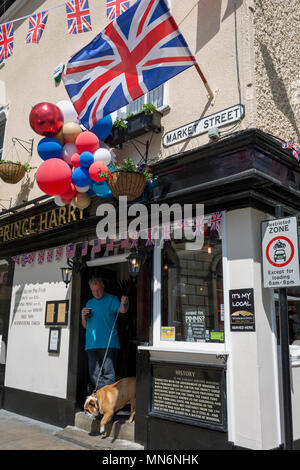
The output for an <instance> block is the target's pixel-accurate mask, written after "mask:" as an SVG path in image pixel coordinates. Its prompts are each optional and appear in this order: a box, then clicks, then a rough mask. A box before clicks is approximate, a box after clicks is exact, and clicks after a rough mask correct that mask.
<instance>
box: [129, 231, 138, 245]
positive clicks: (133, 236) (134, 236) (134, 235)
mask: <svg viewBox="0 0 300 470" xmlns="http://www.w3.org/2000/svg"><path fill="white" fill-rule="evenodd" d="M130 237H131V243H130V247H131V248H137V247H138V242H139V236H138V234H137V232H132V233H131V234H130Z"/></svg>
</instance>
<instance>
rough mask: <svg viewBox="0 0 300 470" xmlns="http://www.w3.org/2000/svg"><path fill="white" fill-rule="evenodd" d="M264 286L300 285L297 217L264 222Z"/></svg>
mask: <svg viewBox="0 0 300 470" xmlns="http://www.w3.org/2000/svg"><path fill="white" fill-rule="evenodd" d="M262 264H263V280H264V287H269V288H277V287H295V286H299V285H300V267H299V247H298V227H297V217H287V218H285V219H276V220H269V221H265V222H262Z"/></svg>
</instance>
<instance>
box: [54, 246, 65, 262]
mask: <svg viewBox="0 0 300 470" xmlns="http://www.w3.org/2000/svg"><path fill="white" fill-rule="evenodd" d="M62 256H63V247H62V246H59V247H58V248H56V253H55V260H56V261H60V260H61V259H62Z"/></svg>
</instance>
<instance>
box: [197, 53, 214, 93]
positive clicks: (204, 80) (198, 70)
mask: <svg viewBox="0 0 300 470" xmlns="http://www.w3.org/2000/svg"><path fill="white" fill-rule="evenodd" d="M195 67H196V70H197V72H198V74H199V75H200V78H201V80H202V81H203V83H204V86H205V88H206V91H207V93H208V95H209V97H210V99H211V100H213V99H214V97H215V95H214V94H213V92H212V89H211V88H210V86H209V84H208V83H207V80H206V78H205V76H204V74H203V72H202V70H201V69H200V67H199V65H198V64H197V62H196V63H195Z"/></svg>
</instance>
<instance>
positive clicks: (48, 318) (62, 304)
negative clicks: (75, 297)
mask: <svg viewBox="0 0 300 470" xmlns="http://www.w3.org/2000/svg"><path fill="white" fill-rule="evenodd" d="M68 312H69V301H68V300H50V301H48V302H46V312H45V325H46V326H50V325H61V326H63V325H67V324H68Z"/></svg>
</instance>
